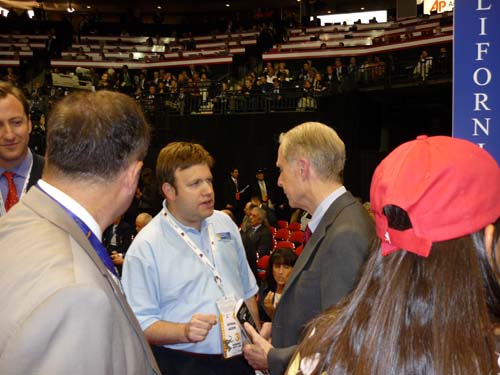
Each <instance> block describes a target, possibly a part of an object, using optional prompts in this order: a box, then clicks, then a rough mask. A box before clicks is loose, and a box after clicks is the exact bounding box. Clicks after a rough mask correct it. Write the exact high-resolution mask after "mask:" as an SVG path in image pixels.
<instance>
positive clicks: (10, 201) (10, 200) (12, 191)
mask: <svg viewBox="0 0 500 375" xmlns="http://www.w3.org/2000/svg"><path fill="white" fill-rule="evenodd" d="M3 175H4V176H5V178H6V179H7V184H8V185H9V190H8V191H7V199H6V201H5V211H9V210H10V208H11V207H12V206H13V205H15V204H16V203H17V201H18V199H17V189H16V185H15V184H14V176H15V173H14V172H4V173H3Z"/></svg>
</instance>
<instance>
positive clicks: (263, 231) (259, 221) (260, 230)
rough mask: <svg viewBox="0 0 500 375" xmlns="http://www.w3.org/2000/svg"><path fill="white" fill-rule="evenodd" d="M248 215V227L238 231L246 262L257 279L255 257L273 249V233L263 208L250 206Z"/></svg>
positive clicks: (266, 253) (268, 252)
mask: <svg viewBox="0 0 500 375" xmlns="http://www.w3.org/2000/svg"><path fill="white" fill-rule="evenodd" d="M248 217H249V220H250V228H248V229H247V230H246V231H242V232H240V233H241V240H242V241H243V246H244V247H245V252H246V255H247V260H248V264H249V265H250V268H251V269H252V272H253V273H254V275H255V277H256V278H257V280H258V277H257V259H258V258H261V257H263V256H264V255H269V254H270V253H271V250H272V249H273V235H272V233H271V231H270V230H269V225H268V222H267V219H266V211H265V210H264V209H263V208H260V207H254V208H252V210H251V211H250V214H249V216H248Z"/></svg>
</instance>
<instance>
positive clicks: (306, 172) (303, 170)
mask: <svg viewBox="0 0 500 375" xmlns="http://www.w3.org/2000/svg"><path fill="white" fill-rule="evenodd" d="M296 163H297V164H296V165H297V170H298V175H299V177H300V178H301V179H302V180H304V179H306V178H308V177H309V176H310V174H311V163H310V162H309V160H308V159H305V158H299V159H297V160H296Z"/></svg>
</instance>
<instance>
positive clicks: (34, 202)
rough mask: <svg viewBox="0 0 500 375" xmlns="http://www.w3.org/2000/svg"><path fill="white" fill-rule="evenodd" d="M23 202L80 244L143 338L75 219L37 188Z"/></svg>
mask: <svg viewBox="0 0 500 375" xmlns="http://www.w3.org/2000/svg"><path fill="white" fill-rule="evenodd" d="M23 202H24V204H26V206H28V207H29V208H31V209H32V210H33V211H34V212H35V213H37V214H38V215H40V216H42V217H44V218H46V219H47V220H49V221H50V222H52V223H53V224H54V225H55V226H57V227H59V228H61V229H62V230H63V231H65V232H66V233H68V234H69V235H70V236H71V237H72V238H73V239H74V240H75V241H76V242H77V243H78V245H79V246H80V247H81V248H82V250H83V251H85V253H86V254H87V255H88V256H89V257H90V258H91V259H92V261H93V263H94V264H95V266H96V267H97V268H98V269H99V272H100V273H101V274H102V275H103V277H105V278H106V280H107V281H108V284H109V285H110V286H111V289H112V290H113V294H114V295H115V297H116V299H117V300H118V302H119V303H120V305H121V307H122V309H123V311H124V312H125V315H126V316H127V319H128V320H129V322H130V324H131V325H132V327H134V330H135V331H136V333H137V334H138V335H139V337H141V338H143V337H144V333H143V331H142V329H141V327H140V325H139V323H138V322H137V318H136V317H135V315H134V313H133V312H132V310H131V309H130V306H129V304H128V302H127V301H126V299H125V296H124V294H123V293H122V291H121V289H120V287H119V286H118V285H117V283H116V282H115V281H114V280H113V277H112V276H111V274H110V272H109V271H108V269H107V268H106V266H105V265H104V264H103V263H102V261H101V259H100V258H99V256H98V255H97V253H96V251H95V250H94V248H93V246H92V244H91V243H90V242H89V240H88V239H87V237H86V236H85V235H84V233H83V232H82V230H81V229H80V227H79V226H78V225H77V224H76V223H75V222H74V221H73V219H71V217H70V216H69V215H68V213H67V212H66V211H65V210H64V209H63V208H61V207H60V206H59V204H57V203H56V202H55V201H54V200H53V199H52V198H50V197H49V196H47V195H46V194H45V193H44V192H42V191H41V190H40V189H38V188H36V187H35V188H33V189H30V191H29V192H28V194H26V197H25V198H24V200H23ZM141 342H144V340H141ZM144 350H145V351H146V353H147V355H148V358H149V360H150V362H151V363H152V364H155V363H156V362H155V360H154V358H153V356H152V354H151V351H150V350H149V348H146V347H144ZM153 367H154V365H153Z"/></svg>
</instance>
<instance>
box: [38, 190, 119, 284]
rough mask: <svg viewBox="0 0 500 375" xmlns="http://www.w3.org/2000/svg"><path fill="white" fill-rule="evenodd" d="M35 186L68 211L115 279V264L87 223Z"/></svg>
mask: <svg viewBox="0 0 500 375" xmlns="http://www.w3.org/2000/svg"><path fill="white" fill-rule="evenodd" d="M36 187H37V188H39V189H40V190H41V191H43V192H44V193H45V194H46V195H47V196H48V197H50V198H51V199H52V200H53V201H54V202H56V203H57V204H58V205H59V206H60V207H61V208H62V209H63V210H64V211H66V212H67V213H68V215H69V216H70V217H71V218H72V219H73V221H74V222H75V223H76V224H77V225H78V227H79V228H80V230H81V231H82V232H83V234H84V235H85V237H86V238H87V239H88V240H89V242H90V244H91V245H92V247H93V249H94V250H95V252H96V254H97V255H98V256H99V258H100V259H101V261H102V263H104V265H105V266H106V268H107V269H108V270H109V272H111V274H112V275H113V276H115V277H116V278H117V279H118V278H119V276H118V272H117V270H116V267H115V265H114V264H113V261H112V260H111V258H110V257H109V254H108V251H107V250H106V248H105V247H104V245H103V244H102V242H101V241H100V240H99V238H97V236H96V235H95V234H94V232H92V230H91V229H90V228H89V227H88V225H87V224H85V223H84V222H83V220H82V219H80V218H79V217H78V216H76V214H74V213H73V212H72V211H71V210H70V209H68V208H66V207H65V206H63V205H62V204H61V203H59V202H58V201H57V200H56V199H54V197H52V196H51V195H50V194H48V193H47V192H46V191H45V190H43V189H42V187H41V186H40V185H36Z"/></svg>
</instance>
